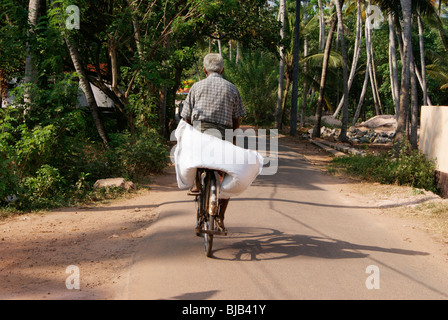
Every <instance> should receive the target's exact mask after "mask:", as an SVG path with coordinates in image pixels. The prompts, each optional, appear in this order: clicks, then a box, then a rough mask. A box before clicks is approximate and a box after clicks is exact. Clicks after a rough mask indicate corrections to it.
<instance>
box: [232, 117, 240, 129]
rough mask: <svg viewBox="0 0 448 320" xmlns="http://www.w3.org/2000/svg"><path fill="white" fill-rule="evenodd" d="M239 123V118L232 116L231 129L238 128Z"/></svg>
mask: <svg viewBox="0 0 448 320" xmlns="http://www.w3.org/2000/svg"><path fill="white" fill-rule="evenodd" d="M240 125H241V118H234V119H233V130H236V129H239V127H240Z"/></svg>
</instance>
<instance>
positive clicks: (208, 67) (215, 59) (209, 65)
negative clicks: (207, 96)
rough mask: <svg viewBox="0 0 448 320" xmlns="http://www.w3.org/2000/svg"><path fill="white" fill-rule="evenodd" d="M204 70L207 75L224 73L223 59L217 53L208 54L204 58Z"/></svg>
mask: <svg viewBox="0 0 448 320" xmlns="http://www.w3.org/2000/svg"><path fill="white" fill-rule="evenodd" d="M204 70H205V71H206V73H207V74H210V73H212V72H216V73H219V74H221V73H223V72H224V59H223V58H222V56H221V55H220V54H219V53H209V54H208V55H206V56H205V58H204Z"/></svg>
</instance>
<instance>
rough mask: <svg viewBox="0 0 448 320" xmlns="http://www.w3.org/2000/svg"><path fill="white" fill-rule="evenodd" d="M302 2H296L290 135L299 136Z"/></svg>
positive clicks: (298, 0)
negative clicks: (298, 108) (298, 104)
mask: <svg viewBox="0 0 448 320" xmlns="http://www.w3.org/2000/svg"><path fill="white" fill-rule="evenodd" d="M300 2H301V0H296V22H295V27H294V58H293V82H292V99H291V121H290V123H291V127H290V129H289V134H290V135H291V136H296V135H297V102H298V94H299V33H300V5H301V3H300Z"/></svg>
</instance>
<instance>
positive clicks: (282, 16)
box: [275, 0, 286, 129]
mask: <svg viewBox="0 0 448 320" xmlns="http://www.w3.org/2000/svg"><path fill="white" fill-rule="evenodd" d="M278 20H279V21H280V23H281V24H282V27H281V29H280V37H281V39H282V41H283V40H284V39H285V22H286V0H280V7H279V13H278ZM284 78H285V46H284V44H283V43H282V44H281V45H280V67H279V76H278V97H277V109H276V112H275V127H276V128H277V129H281V125H282V106H283V103H282V101H283V88H284Z"/></svg>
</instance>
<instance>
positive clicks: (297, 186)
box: [126, 145, 448, 300]
mask: <svg viewBox="0 0 448 320" xmlns="http://www.w3.org/2000/svg"><path fill="white" fill-rule="evenodd" d="M279 155H280V167H279V171H278V173H277V174H276V175H273V176H260V177H259V178H258V179H257V180H256V181H255V183H254V184H253V185H252V186H251V187H250V189H249V190H247V191H246V192H245V193H244V194H242V195H241V196H240V197H238V198H235V199H233V200H232V201H231V202H230V205H229V208H228V212H227V217H226V222H227V223H226V226H227V227H228V228H229V230H230V234H229V236H228V237H226V238H215V242H214V252H213V257H212V258H206V257H205V255H204V251H203V241H202V240H201V238H198V237H196V236H195V235H194V232H193V229H194V223H195V221H194V219H195V213H194V212H195V207H194V203H193V202H192V198H191V197H188V196H187V195H186V192H185V191H179V190H177V188H176V186H175V183H174V182H175V181H174V179H175V177H174V176H173V175H172V176H168V177H166V178H167V179H171V180H170V181H171V184H170V185H168V186H166V185H165V186H161V187H160V188H155V191H154V192H155V194H156V195H158V196H160V203H159V207H158V209H157V210H158V211H159V214H160V216H159V218H158V220H157V221H156V222H155V224H154V225H153V226H151V230H150V235H149V236H148V237H147V238H145V239H144V241H143V242H142V243H141V245H140V247H139V248H138V252H137V254H136V255H135V257H134V263H133V266H132V268H131V271H130V274H129V281H128V285H127V291H126V292H127V298H129V299H151V300H152V299H182V300H183V299H191V300H196V299H235V300H246V299H256V300H264V299H272V300H279V299H281V300H296V299H447V298H448V272H447V269H446V267H445V268H443V266H440V265H438V264H436V263H435V262H434V263H433V260H434V259H433V258H432V255H431V253H430V252H428V251H426V250H425V249H424V247H420V246H416V244H414V243H409V242H406V241H404V240H403V237H402V236H400V235H398V234H397V233H395V232H394V231H393V230H392V229H393V228H390V226H389V225H388V224H387V223H384V221H383V220H381V219H380V218H379V216H378V215H373V214H371V213H369V211H371V210H372V208H369V207H368V206H367V205H365V204H362V203H353V202H354V201H353V200H349V199H350V197H345V196H344V195H342V194H340V192H339V190H340V182H341V181H340V180H338V179H336V178H334V177H331V176H328V175H325V174H323V173H322V172H320V171H319V170H317V169H316V168H314V167H313V166H312V165H310V164H309V163H308V162H307V161H306V160H305V159H304V158H303V157H302V156H301V155H300V154H298V153H297V152H295V151H294V149H293V148H291V147H287V146H285V145H280V148H279ZM422 248H423V249H422ZM369 266H373V267H369ZM369 268H372V269H369ZM367 272H369V273H367ZM375 285H379V288H377V287H374V286H375ZM369 286H370V287H373V288H371V289H369V288H368V287H369Z"/></svg>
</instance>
